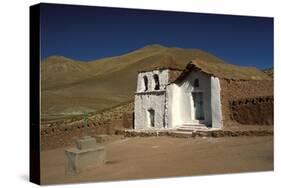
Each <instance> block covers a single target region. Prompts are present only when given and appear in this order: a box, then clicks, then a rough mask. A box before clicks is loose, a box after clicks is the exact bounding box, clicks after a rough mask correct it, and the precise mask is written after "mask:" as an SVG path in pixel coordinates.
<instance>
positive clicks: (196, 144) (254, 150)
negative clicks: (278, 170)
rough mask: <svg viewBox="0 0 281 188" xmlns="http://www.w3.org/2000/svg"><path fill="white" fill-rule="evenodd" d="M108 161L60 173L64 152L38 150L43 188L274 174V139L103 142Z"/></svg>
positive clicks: (148, 138) (181, 139)
mask: <svg viewBox="0 0 281 188" xmlns="http://www.w3.org/2000/svg"><path fill="white" fill-rule="evenodd" d="M105 148H106V152H107V161H108V162H107V163H106V164H105V165H102V166H99V167H97V168H95V169H91V170H87V171H84V172H82V173H81V174H79V175H76V176H73V175H72V176H71V175H65V169H64V149H65V148H60V149H55V150H47V151H43V152H42V155H41V168H42V170H41V175H42V184H59V183H74V182H82V181H84V182H85V181H92V182H93V181H112V180H128V179H144V178H161V177H175V176H191V175H206V174H221V173H236V172H250V171H268V170H273V137H272V136H264V137H225V138H195V139H194V138H190V139H183V138H172V137H166V136H163V137H146V138H140V137H137V138H120V137H119V139H115V140H114V141H111V142H109V143H106V144H105Z"/></svg>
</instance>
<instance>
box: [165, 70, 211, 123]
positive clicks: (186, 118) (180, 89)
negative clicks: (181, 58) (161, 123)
mask: <svg viewBox="0 0 281 188" xmlns="http://www.w3.org/2000/svg"><path fill="white" fill-rule="evenodd" d="M196 78H197V79H199V87H198V88H196V89H195V88H193V86H192V84H191V83H193V82H194V80H195V79H196ZM194 91H200V92H203V100H204V102H203V108H204V117H205V120H204V124H206V125H211V124H212V111H211V78H210V77H209V76H207V75H205V74H203V73H201V72H198V71H193V72H191V73H190V74H189V75H188V76H187V77H186V78H185V79H184V80H183V81H182V82H181V84H179V85H177V84H171V85H169V86H168V88H167V100H168V102H167V103H168V110H167V111H168V113H167V117H166V119H167V127H178V126H181V125H183V124H189V123H194V124H195V123H198V121H196V120H194V119H193V114H194V111H193V99H192V94H191V93H192V92H194Z"/></svg>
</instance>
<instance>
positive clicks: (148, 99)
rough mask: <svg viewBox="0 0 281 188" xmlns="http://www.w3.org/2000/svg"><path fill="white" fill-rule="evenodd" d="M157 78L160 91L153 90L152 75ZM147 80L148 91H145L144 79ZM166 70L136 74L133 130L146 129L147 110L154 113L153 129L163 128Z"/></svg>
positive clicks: (147, 125) (147, 126) (147, 120)
mask: <svg viewBox="0 0 281 188" xmlns="http://www.w3.org/2000/svg"><path fill="white" fill-rule="evenodd" d="M154 74H157V75H158V76H159V83H160V89H159V90H155V89H154V88H155V81H154V78H153V75H154ZM144 76H147V78H148V90H147V91H145V86H144V79H143V77H144ZM168 78H169V77H168V70H154V71H150V72H141V73H139V74H138V81H137V92H136V94H135V107H134V108H135V129H147V128H150V126H149V124H150V123H149V114H148V110H149V109H153V110H154V111H155V116H154V118H155V126H154V127H155V128H163V127H164V126H165V123H164V122H165V95H166V86H167V84H168Z"/></svg>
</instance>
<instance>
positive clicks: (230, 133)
mask: <svg viewBox="0 0 281 188" xmlns="http://www.w3.org/2000/svg"><path fill="white" fill-rule="evenodd" d="M116 134H118V135H124V136H125V137H151V136H172V137H178V138H186V137H185V135H184V134H182V135H181V134H177V136H175V134H173V131H169V130H166V131H164V130H163V131H134V130H118V131H116ZM273 134H274V131H273V129H260V130H259V129H250V130H212V131H193V132H192V136H191V137H193V138H195V137H216V138H217V137H237V136H272V135H273Z"/></svg>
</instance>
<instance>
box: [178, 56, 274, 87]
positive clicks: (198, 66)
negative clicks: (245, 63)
mask: <svg viewBox="0 0 281 188" xmlns="http://www.w3.org/2000/svg"><path fill="white" fill-rule="evenodd" d="M191 70H198V71H200V72H203V73H205V74H207V75H209V76H215V77H218V78H221V79H227V80H272V79H271V78H270V77H269V76H268V75H266V74H265V73H264V72H262V71H260V70H258V69H257V68H255V67H241V66H236V65H232V64H228V63H215V62H206V61H202V60H193V61H191V62H190V63H188V64H187V66H186V68H185V70H184V71H183V72H182V74H181V75H180V76H179V77H178V78H177V80H176V81H181V80H182V79H184V78H185V77H186V76H187V75H188V74H189V73H190V72H191ZM176 81H175V82H176Z"/></svg>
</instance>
